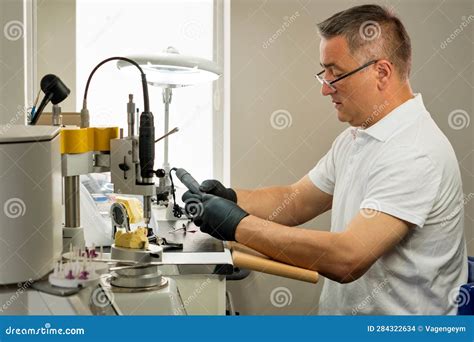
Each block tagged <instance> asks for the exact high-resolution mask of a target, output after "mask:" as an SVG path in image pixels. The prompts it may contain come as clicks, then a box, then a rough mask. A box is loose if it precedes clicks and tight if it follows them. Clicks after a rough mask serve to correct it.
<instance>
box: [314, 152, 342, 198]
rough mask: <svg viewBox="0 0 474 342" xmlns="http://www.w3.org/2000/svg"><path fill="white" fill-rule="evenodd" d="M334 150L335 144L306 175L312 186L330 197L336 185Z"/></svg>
mask: <svg viewBox="0 0 474 342" xmlns="http://www.w3.org/2000/svg"><path fill="white" fill-rule="evenodd" d="M334 149H335V144H333V145H332V146H331V149H330V150H329V151H328V152H327V153H326V155H325V156H324V157H323V158H321V160H319V162H318V163H317V164H316V166H315V167H314V168H313V169H312V170H311V171H310V172H309V173H308V176H309V179H311V181H312V182H313V184H314V185H316V186H317V187H318V188H319V189H320V190H322V191H324V192H325V193H327V194H330V195H332V194H334V185H335V184H336V168H335V160H334V154H335V151H334Z"/></svg>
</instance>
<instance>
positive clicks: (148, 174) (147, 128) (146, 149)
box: [138, 112, 155, 228]
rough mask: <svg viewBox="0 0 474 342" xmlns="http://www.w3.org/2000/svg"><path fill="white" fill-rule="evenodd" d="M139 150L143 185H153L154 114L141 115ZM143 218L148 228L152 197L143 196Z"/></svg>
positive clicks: (144, 113) (145, 113)
mask: <svg viewBox="0 0 474 342" xmlns="http://www.w3.org/2000/svg"><path fill="white" fill-rule="evenodd" d="M138 148H139V158H140V175H141V177H142V183H143V184H153V175H154V170H153V166H154V163H155V126H154V123H153V114H152V113H151V112H143V113H142V114H141V115H140V128H139V135H138ZM143 218H144V220H145V224H146V227H147V228H148V225H149V224H150V219H151V196H143Z"/></svg>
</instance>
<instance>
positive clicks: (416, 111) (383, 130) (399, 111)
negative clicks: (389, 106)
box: [357, 94, 427, 141]
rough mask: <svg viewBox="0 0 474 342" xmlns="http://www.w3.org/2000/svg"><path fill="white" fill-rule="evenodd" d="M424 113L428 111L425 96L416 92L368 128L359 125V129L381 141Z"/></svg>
mask: <svg viewBox="0 0 474 342" xmlns="http://www.w3.org/2000/svg"><path fill="white" fill-rule="evenodd" d="M423 113H427V110H426V108H425V105H424V104H423V98H422V97H421V94H415V96H414V97H413V98H412V99H409V100H408V101H405V102H404V103H402V104H401V105H400V106H398V107H397V108H395V109H394V110H392V111H391V112H390V113H388V114H387V115H386V116H385V117H384V118H383V119H381V120H380V121H378V122H376V123H375V124H373V125H372V126H370V127H368V128H366V129H362V128H360V127H358V128H357V130H358V131H359V132H364V133H365V134H367V135H369V136H371V137H373V138H375V139H377V140H379V141H386V140H387V139H388V138H389V137H390V136H391V135H392V134H393V133H394V132H395V131H396V130H397V129H398V128H400V127H401V126H404V124H406V123H409V122H412V121H413V120H414V119H416V118H417V117H418V116H419V115H421V114H423Z"/></svg>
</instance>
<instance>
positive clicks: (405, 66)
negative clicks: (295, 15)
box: [317, 5, 411, 79]
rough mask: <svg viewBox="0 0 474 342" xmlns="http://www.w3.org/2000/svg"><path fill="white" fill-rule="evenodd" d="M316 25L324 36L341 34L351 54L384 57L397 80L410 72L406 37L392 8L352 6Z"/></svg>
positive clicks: (409, 54) (405, 77)
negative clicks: (393, 70) (392, 68)
mask: <svg viewBox="0 0 474 342" xmlns="http://www.w3.org/2000/svg"><path fill="white" fill-rule="evenodd" d="M317 27H318V30H319V33H320V35H321V37H323V38H324V39H330V38H333V37H336V36H343V37H345V38H346V41H347V43H348V46H349V49H350V51H351V52H352V53H353V54H354V55H362V56H364V57H368V58H372V59H379V58H386V59H388V60H389V61H390V62H392V63H393V65H394V66H395V69H396V71H397V73H398V75H399V76H400V78H401V79H407V78H408V76H409V75H410V69H411V42H410V37H409V36H408V33H407V31H406V29H405V27H404V26H403V24H402V22H401V21H400V19H399V18H398V17H397V16H396V15H395V14H394V13H392V11H390V10H388V9H386V8H384V7H382V6H379V5H362V6H355V7H351V8H349V9H347V10H345V11H341V12H339V13H336V14H334V15H333V16H331V17H330V18H328V19H326V20H324V21H323V22H321V23H319V24H318V25H317Z"/></svg>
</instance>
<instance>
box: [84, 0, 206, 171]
mask: <svg viewBox="0 0 474 342" xmlns="http://www.w3.org/2000/svg"><path fill="white" fill-rule="evenodd" d="M76 25H77V26H76V58H77V59H76V62H77V69H76V75H77V76H76V80H77V84H76V85H77V92H78V94H77V103H76V106H77V110H80V109H81V107H82V96H83V92H84V87H85V83H86V81H87V77H88V75H89V73H90V72H91V70H92V69H93V67H94V66H95V65H97V64H98V63H99V62H100V61H101V60H103V59H105V58H108V57H111V56H127V55H133V54H153V53H158V52H162V51H163V50H165V49H166V48H167V47H169V46H172V47H174V48H176V49H178V51H179V52H180V53H181V54H183V55H193V56H199V57H203V58H207V59H209V60H212V59H213V46H214V44H213V0H199V1H190V0H188V1H183V0H159V1H156V0H155V1H152V0H147V1H145V0H138V1H130V0H129V1H111V0H95V1H92V0H77V2H76ZM149 93H150V108H151V111H152V112H153V114H154V117H155V127H156V131H155V136H156V137H157V138H158V137H160V136H162V135H163V133H164V105H163V101H162V89H161V88H157V87H152V86H149ZM128 94H134V102H135V103H136V105H137V107H138V108H139V109H140V112H141V111H142V110H143V98H142V91H141V83H140V75H139V73H138V72H137V73H136V75H134V74H130V73H127V72H122V71H120V70H118V69H117V67H116V63H115V62H109V63H108V64H106V65H104V66H102V67H101V69H99V71H98V72H97V73H96V74H95V75H94V78H93V80H92V82H91V85H90V88H89V94H88V108H89V111H90V114H91V118H90V120H91V125H94V126H106V125H109V126H110V125H114V126H120V127H122V128H124V134H126V127H127V118H126V109H127V105H126V103H127V102H128ZM212 118H213V85H212V83H205V84H198V85H195V86H191V87H186V88H177V89H174V90H173V98H172V102H171V105H170V124H169V128H170V129H172V128H173V127H176V126H177V127H179V129H180V131H179V132H178V133H177V134H174V135H172V136H171V137H170V138H169V162H170V165H171V166H172V167H184V168H187V169H188V170H189V171H190V172H192V174H193V175H194V177H195V178H196V179H197V180H204V179H207V178H209V177H212V176H213V128H212V125H213V120H212ZM163 146H164V145H163V142H159V143H157V145H156V159H155V167H156V168H158V167H161V165H162V162H163Z"/></svg>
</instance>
